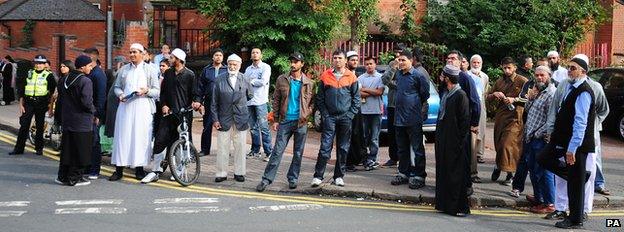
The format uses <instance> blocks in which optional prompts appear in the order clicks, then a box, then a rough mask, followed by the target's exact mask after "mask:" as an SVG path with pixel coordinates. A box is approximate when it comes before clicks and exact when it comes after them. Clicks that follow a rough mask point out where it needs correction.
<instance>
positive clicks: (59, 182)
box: [54, 177, 69, 185]
mask: <svg viewBox="0 0 624 232" xmlns="http://www.w3.org/2000/svg"><path fill="white" fill-rule="evenodd" d="M54 183H57V184H59V185H69V182H68V181H67V180H61V179H59V178H58V177H57V178H56V179H54Z"/></svg>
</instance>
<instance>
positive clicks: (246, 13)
mask: <svg viewBox="0 0 624 232" xmlns="http://www.w3.org/2000/svg"><path fill="white" fill-rule="evenodd" d="M178 3H180V4H182V5H181V6H184V7H189V8H196V9H197V10H198V11H199V12H200V13H202V14H203V15H205V16H207V17H209V18H210V19H211V20H212V21H213V23H212V25H213V27H215V29H217V30H218V31H219V33H215V36H216V38H215V39H217V40H219V41H220V43H221V45H222V47H223V48H224V49H225V50H226V51H230V52H235V51H239V50H240V49H241V48H242V47H247V48H249V49H251V48H252V47H258V48H261V49H262V53H263V59H264V60H265V61H268V62H269V63H272V64H273V66H274V70H277V71H279V72H287V71H288V70H289V63H288V55H289V54H290V53H292V52H294V51H298V52H301V53H302V54H303V55H304V56H305V57H306V64H307V66H311V65H313V64H316V63H319V62H320V61H321V57H320V54H319V51H320V49H321V48H322V47H323V46H324V44H325V43H326V42H329V41H331V40H332V39H334V36H335V35H336V34H337V30H338V28H340V27H339V26H341V25H343V22H344V17H345V11H344V10H345V7H346V6H345V4H344V1H337V0H289V1H243V0H194V1H178ZM275 67H276V68H275Z"/></svg>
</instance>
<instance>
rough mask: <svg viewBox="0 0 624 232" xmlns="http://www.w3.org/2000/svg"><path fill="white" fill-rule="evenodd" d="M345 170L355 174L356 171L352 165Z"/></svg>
mask: <svg viewBox="0 0 624 232" xmlns="http://www.w3.org/2000/svg"><path fill="white" fill-rule="evenodd" d="M345 170H346V171H347V172H355V171H357V169H355V166H353V165H349V166H346V167H345Z"/></svg>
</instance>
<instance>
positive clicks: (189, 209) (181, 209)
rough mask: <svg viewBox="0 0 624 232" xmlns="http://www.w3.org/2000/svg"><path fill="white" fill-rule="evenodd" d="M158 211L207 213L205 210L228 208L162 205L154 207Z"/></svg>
mask: <svg viewBox="0 0 624 232" xmlns="http://www.w3.org/2000/svg"><path fill="white" fill-rule="evenodd" d="M154 210H156V212H159V213H171V214H187V213H207V212H226V211H229V210H230V209H229V208H219V207H218V206H206V207H162V208H156V209H154Z"/></svg>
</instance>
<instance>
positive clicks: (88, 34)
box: [1, 21, 106, 47]
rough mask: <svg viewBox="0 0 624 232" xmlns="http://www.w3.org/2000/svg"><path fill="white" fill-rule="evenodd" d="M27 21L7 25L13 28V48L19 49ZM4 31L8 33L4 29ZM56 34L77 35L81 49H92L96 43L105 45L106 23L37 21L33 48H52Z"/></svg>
mask: <svg viewBox="0 0 624 232" xmlns="http://www.w3.org/2000/svg"><path fill="white" fill-rule="evenodd" d="M25 23H26V22H25V21H9V22H6V25H7V26H9V27H10V28H11V37H12V40H11V46H13V47H17V46H19V44H20V42H21V41H22V39H23V37H24V35H23V33H22V28H24V24H25ZM1 30H3V31H6V29H5V28H4V27H2V29H1ZM54 34H66V35H75V36H77V37H78V38H79V43H78V46H79V47H91V46H94V44H95V43H105V41H106V40H105V38H106V36H105V35H106V22H104V21H86V22H85V21H75V22H74V21H65V22H56V21H54V22H52V21H37V22H36V23H35V29H34V30H33V39H34V44H33V47H48V46H50V38H51V37H52V35H54Z"/></svg>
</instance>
